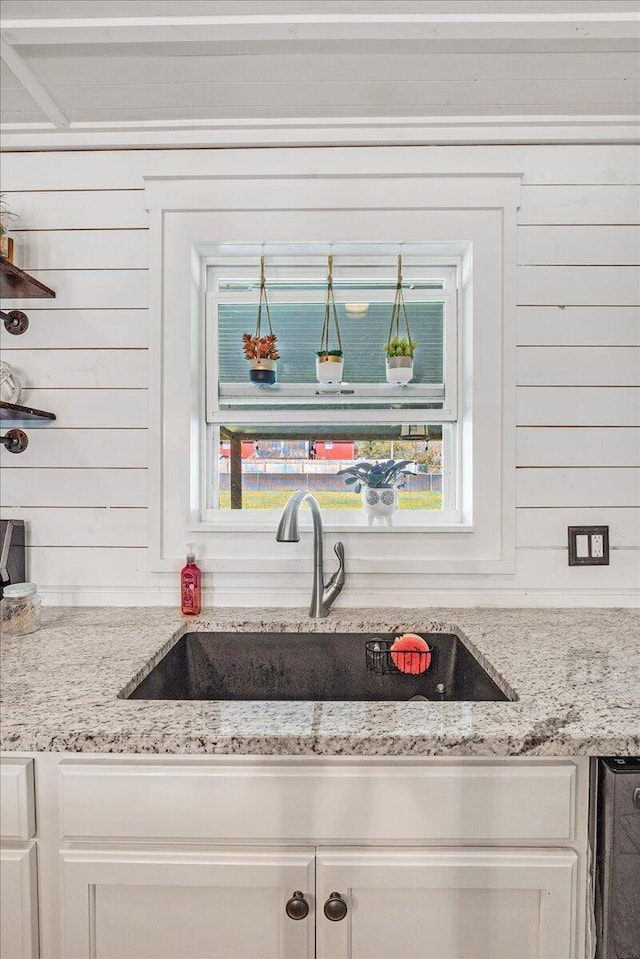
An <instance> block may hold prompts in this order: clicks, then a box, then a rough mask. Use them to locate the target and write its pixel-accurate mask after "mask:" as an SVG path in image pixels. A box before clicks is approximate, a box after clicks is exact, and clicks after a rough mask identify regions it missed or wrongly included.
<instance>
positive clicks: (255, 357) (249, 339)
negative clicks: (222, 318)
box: [242, 333, 280, 386]
mask: <svg viewBox="0 0 640 959" xmlns="http://www.w3.org/2000/svg"><path fill="white" fill-rule="evenodd" d="M277 339H278V337H277V336H276V335H275V333H269V334H267V336H252V335H251V334H250V333H243V334H242V348H243V350H244V355H245V358H246V359H247V360H249V363H250V368H249V379H250V380H251V382H252V383H260V384H262V385H266V386H272V385H273V384H274V383H275V381H276V360H279V359H280V354H279V353H278V347H277Z"/></svg>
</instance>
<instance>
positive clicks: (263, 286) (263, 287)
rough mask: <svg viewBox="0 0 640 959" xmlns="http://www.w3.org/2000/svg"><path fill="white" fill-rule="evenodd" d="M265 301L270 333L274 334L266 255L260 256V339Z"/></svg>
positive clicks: (257, 329) (258, 324)
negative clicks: (268, 297)
mask: <svg viewBox="0 0 640 959" xmlns="http://www.w3.org/2000/svg"><path fill="white" fill-rule="evenodd" d="M263 303H264V306H265V309H266V311H267V323H268V324H269V335H270V336H273V328H272V326H271V312H270V311H269V300H268V299H267V281H266V274H265V268H264V257H263V256H261V257H260V299H259V300H258V318H257V320H256V336H257V338H258V339H260V324H261V322H262V304H263Z"/></svg>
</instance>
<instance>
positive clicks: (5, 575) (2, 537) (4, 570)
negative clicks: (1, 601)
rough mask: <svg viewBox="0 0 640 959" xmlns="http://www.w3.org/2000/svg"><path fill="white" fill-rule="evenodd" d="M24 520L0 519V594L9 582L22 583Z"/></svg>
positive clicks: (23, 570)
mask: <svg viewBox="0 0 640 959" xmlns="http://www.w3.org/2000/svg"><path fill="white" fill-rule="evenodd" d="M25 579H26V573H25V560H24V521H23V520H21V519H2V520H0V596H2V594H3V592H4V587H5V586H8V585H9V584H10V583H24V581H25Z"/></svg>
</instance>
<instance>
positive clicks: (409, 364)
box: [385, 256, 416, 386]
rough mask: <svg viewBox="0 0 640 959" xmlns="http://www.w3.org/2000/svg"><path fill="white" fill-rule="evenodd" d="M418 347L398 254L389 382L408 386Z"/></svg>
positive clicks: (389, 342) (389, 341)
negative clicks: (411, 326)
mask: <svg viewBox="0 0 640 959" xmlns="http://www.w3.org/2000/svg"><path fill="white" fill-rule="evenodd" d="M400 310H402V314H403V316H404V325H405V328H406V333H407V335H406V336H400ZM415 348H416V342H415V340H412V339H411V330H410V329H409V317H408V316H407V308H406V306H405V303H404V296H403V295H402V257H401V256H398V280H397V283H396V295H395V298H394V301H393V308H392V310H391V322H390V324H389V337H388V339H387V346H386V348H385V354H386V371H387V383H391V384H392V385H393V386H406V384H407V383H410V382H411V380H412V379H413V355H414V351H415Z"/></svg>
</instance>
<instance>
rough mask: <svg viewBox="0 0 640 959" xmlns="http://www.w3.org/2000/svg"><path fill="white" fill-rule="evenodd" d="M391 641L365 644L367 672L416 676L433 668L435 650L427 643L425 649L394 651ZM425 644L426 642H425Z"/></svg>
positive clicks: (372, 641) (375, 640) (375, 641)
mask: <svg viewBox="0 0 640 959" xmlns="http://www.w3.org/2000/svg"><path fill="white" fill-rule="evenodd" d="M394 642H395V640H393V639H375V638H374V639H370V640H368V641H367V642H366V643H365V655H366V660H367V672H370V673H378V674H379V675H381V676H382V675H384V674H386V673H396V674H398V673H399V674H402V673H404V674H405V675H406V676H417V675H419V674H420V673H426V672H428V671H429V670H430V669H432V668H433V663H434V655H435V649H434V647H433V646H429V644H428V643H427V649H424V650H417V649H407V650H400V649H394V650H392V649H391V647H392V646H393V644H394ZM425 642H426V640H425Z"/></svg>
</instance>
